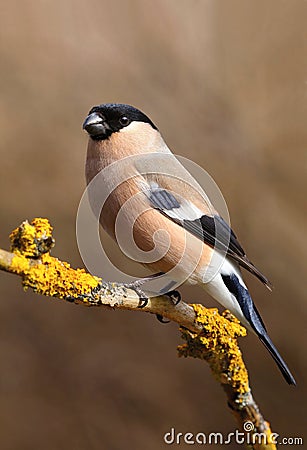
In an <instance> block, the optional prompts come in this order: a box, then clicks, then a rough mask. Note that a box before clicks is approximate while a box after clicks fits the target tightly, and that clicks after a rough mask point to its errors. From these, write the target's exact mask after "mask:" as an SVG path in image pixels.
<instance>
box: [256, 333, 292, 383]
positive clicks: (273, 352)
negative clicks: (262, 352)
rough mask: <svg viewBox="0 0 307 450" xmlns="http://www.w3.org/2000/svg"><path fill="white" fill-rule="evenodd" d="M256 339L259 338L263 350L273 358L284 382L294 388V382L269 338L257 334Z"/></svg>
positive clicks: (265, 335)
mask: <svg viewBox="0 0 307 450" xmlns="http://www.w3.org/2000/svg"><path fill="white" fill-rule="evenodd" d="M258 337H259V339H260V341H261V342H262V343H263V345H264V346H265V348H266V349H267V350H268V351H269V352H270V354H271V355H272V357H273V358H274V360H275V362H276V364H277V365H278V367H279V370H280V371H281V373H282V374H283V377H284V379H285V380H286V382H287V383H288V384H293V385H294V386H296V381H295V379H294V377H293V375H292V373H291V372H290V370H289V369H288V366H287V364H286V363H285V361H284V360H283V359H282V357H281V356H280V354H279V352H278V350H277V348H276V347H275V345H274V344H273V342H272V341H271V339H270V338H269V336H268V335H267V334H266V333H265V334H264V335H260V334H258Z"/></svg>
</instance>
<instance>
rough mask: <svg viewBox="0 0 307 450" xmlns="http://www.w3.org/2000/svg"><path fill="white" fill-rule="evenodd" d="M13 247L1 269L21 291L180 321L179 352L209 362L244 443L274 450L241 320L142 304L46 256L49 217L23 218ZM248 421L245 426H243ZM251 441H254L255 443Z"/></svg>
mask: <svg viewBox="0 0 307 450" xmlns="http://www.w3.org/2000/svg"><path fill="white" fill-rule="evenodd" d="M10 239H11V251H10V252H7V251H5V250H0V270H5V271H7V272H10V273H14V274H16V275H19V276H20V277H21V278H22V284H23V287H24V288H25V289H27V288H32V289H33V290H34V292H37V293H39V294H42V295H46V296H50V297H57V298H59V299H63V300H66V301H69V302H74V303H78V304H83V305H86V306H105V307H111V308H117V309H128V310H134V311H141V312H148V313H152V314H159V315H162V316H163V317H166V318H168V319H169V320H171V321H174V322H176V323H178V324H179V325H180V330H181V333H182V337H183V339H184V341H185V343H184V344H183V345H180V346H179V347H178V352H179V356H192V357H194V358H199V359H202V360H205V361H207V362H208V363H209V366H210V368H211V371H212V373H213V375H214V377H215V378H216V379H217V380H218V381H219V383H220V384H221V385H222V386H223V388H224V391H225V393H226V395H227V400H228V405H229V407H230V409H231V411H232V412H233V413H234V415H235V417H236V418H237V421H238V424H239V428H240V430H242V432H244V433H245V435H246V444H248V446H249V448H253V449H256V450H262V449H266V450H268V449H276V445H275V444H274V443H273V442H270V439H271V438H272V433H271V430H270V426H269V424H268V422H266V421H265V420H264V418H263V416H262V415H261V413H260V411H259V408H258V406H257V404H256V403H255V401H254V399H253V396H252V394H251V390H250V387H249V381H248V374H247V370H246V367H245V365H244V362H243V359H242V354H241V351H240V349H239V346H238V343H237V338H238V337H240V336H245V335H246V330H245V328H244V327H242V326H241V325H240V323H239V321H238V320H237V319H236V318H235V317H234V316H233V315H231V314H230V313H229V312H228V311H225V312H224V313H223V314H222V315H220V314H219V313H218V310H217V309H216V308H212V309H207V308H205V307H204V306H202V305H197V304H194V305H189V304H187V303H185V302H183V301H180V302H179V303H178V304H177V305H175V304H174V303H173V301H172V300H171V299H170V298H169V297H167V296H160V297H154V298H150V299H149V300H148V303H147V305H146V306H144V307H143V308H140V300H139V298H138V296H137V294H136V293H135V292H134V291H133V290H130V289H127V288H126V287H124V286H123V285H121V284H119V283H107V282H104V281H103V280H102V279H101V278H98V277H95V276H92V275H91V274H89V273H87V272H86V271H85V270H84V269H73V268H71V267H70V265H69V264H68V263H67V262H63V261H60V260H59V259H57V258H55V257H52V256H51V255H50V250H51V248H52V247H53V246H54V239H53V237H52V227H51V225H50V224H49V222H48V220H47V219H34V220H33V221H32V222H31V223H29V222H27V221H25V222H23V223H22V224H21V225H20V226H19V227H18V228H16V229H15V230H14V231H13V232H12V233H11V235H10ZM246 423H248V424H249V427H248V429H247V427H246ZM253 440H255V442H253Z"/></svg>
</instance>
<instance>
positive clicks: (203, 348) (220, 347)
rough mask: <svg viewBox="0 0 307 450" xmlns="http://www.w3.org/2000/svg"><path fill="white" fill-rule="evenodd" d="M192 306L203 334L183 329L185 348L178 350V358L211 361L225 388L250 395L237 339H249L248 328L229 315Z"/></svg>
mask: <svg viewBox="0 0 307 450" xmlns="http://www.w3.org/2000/svg"><path fill="white" fill-rule="evenodd" d="M192 306H193V308H194V311H195V313H196V322H197V324H199V325H201V326H202V327H203V332H202V333H200V334H197V333H192V332H191V331H189V330H187V329H185V328H181V332H182V337H183V339H184V340H185V341H186V344H183V345H180V346H179V347H178V352H179V356H192V357H194V358H199V359H204V360H206V361H208V363H209V365H210V367H211V370H212V372H213V374H214V376H215V377H216V378H218V380H219V381H220V382H221V383H222V384H230V385H231V386H232V387H233V388H234V389H235V390H236V391H237V392H238V394H244V393H246V392H248V391H249V385H248V374H247V370H246V367H245V365H244V362H243V359H242V354H241V351H240V349H239V346H238V343H237V337H239V336H245V335H246V330H245V328H244V327H243V326H242V325H240V322H239V321H238V320H237V319H236V318H235V317H234V316H233V315H232V314H230V312H229V311H225V312H224V313H223V314H222V315H219V313H218V310H217V309H216V308H211V309H207V308H205V307H204V306H203V305H197V304H195V305H192Z"/></svg>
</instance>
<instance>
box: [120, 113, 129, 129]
mask: <svg viewBox="0 0 307 450" xmlns="http://www.w3.org/2000/svg"><path fill="white" fill-rule="evenodd" d="M119 123H120V124H121V125H122V126H123V127H126V126H127V125H129V123H130V119H128V117H126V116H121V118H120V119H119Z"/></svg>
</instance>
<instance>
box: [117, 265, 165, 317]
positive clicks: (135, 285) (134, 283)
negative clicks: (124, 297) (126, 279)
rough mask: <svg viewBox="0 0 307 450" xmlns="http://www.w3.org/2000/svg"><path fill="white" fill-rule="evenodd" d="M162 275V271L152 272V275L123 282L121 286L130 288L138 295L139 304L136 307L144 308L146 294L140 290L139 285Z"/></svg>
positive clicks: (146, 299)
mask: <svg viewBox="0 0 307 450" xmlns="http://www.w3.org/2000/svg"><path fill="white" fill-rule="evenodd" d="M161 275H164V272H158V273H154V274H152V275H148V276H147V277H144V278H140V279H139V280H135V281H132V282H131V283H124V284H123V286H124V287H125V288H127V289H132V290H133V291H134V292H135V293H136V294H137V295H138V297H139V302H140V303H139V306H138V308H144V307H145V306H146V305H147V303H148V297H147V295H146V294H145V293H144V292H143V291H142V289H141V286H142V285H143V284H144V283H146V281H150V280H152V279H153V278H156V277H159V276H161Z"/></svg>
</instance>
